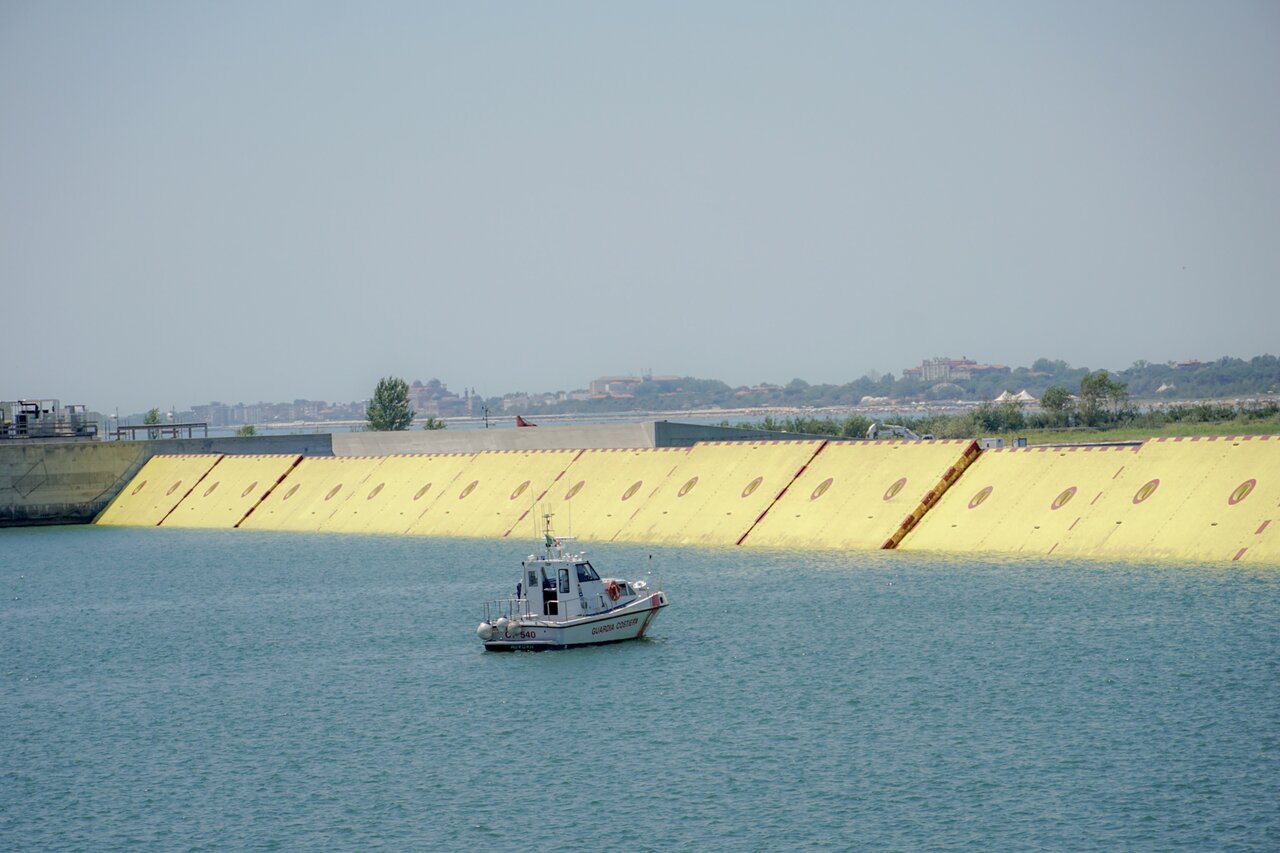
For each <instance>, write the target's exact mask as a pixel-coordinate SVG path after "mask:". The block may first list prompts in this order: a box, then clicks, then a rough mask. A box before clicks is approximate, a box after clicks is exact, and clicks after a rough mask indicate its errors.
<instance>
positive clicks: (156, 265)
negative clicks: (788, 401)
mask: <svg viewBox="0 0 1280 853" xmlns="http://www.w3.org/2000/svg"><path fill="white" fill-rule="evenodd" d="M0 287H2V288H3V291H2V293H3V303H2V304H3V306H4V318H5V322H4V324H3V332H0V335H3V338H4V339H3V349H2V352H3V353H4V356H3V359H4V369H3V371H0V398H2V399H14V398H17V397H36V396H54V397H59V398H61V399H62V400H63V401H64V402H81V403H87V404H88V405H89V406H90V408H100V409H103V410H110V409H111V408H113V407H116V406H118V407H119V408H120V410H121V411H122V412H124V411H135V410H142V409H145V408H148V407H150V406H152V405H157V406H164V407H167V406H168V405H171V404H176V405H178V406H179V407H186V406H189V405H191V404H194V403H202V402H207V401H209V400H213V399H217V400H221V401H223V402H237V401H246V402H255V401H258V400H268V401H272V400H291V399H293V398H295V397H306V398H320V399H325V400H353V399H361V398H364V397H367V396H368V395H369V394H370V393H371V392H372V389H373V386H374V384H375V383H376V381H377V379H378V378H379V377H380V376H384V375H396V376H401V377H404V378H405V379H408V380H410V381H412V380H413V379H415V378H418V379H422V380H424V381H425V380H426V379H428V378H430V377H433V376H435V377H439V378H440V379H441V380H443V381H444V382H446V383H447V384H448V385H449V386H450V387H451V388H453V389H455V390H461V389H462V388H463V387H464V386H465V387H472V386H474V387H475V388H476V389H477V390H478V391H479V392H480V393H482V394H484V395H486V396H488V395H496V394H502V393H506V392H510V391H519V390H530V391H533V390H558V389H563V390H569V389H573V388H580V387H585V385H586V384H587V383H588V382H589V381H590V380H591V379H592V378H593V377H596V376H598V375H602V374H610V373H632V372H636V371H639V370H642V369H645V368H651V369H652V370H653V371H654V372H655V373H657V374H681V375H694V376H700V377H706V378H719V379H723V380H725V381H727V382H729V383H731V384H747V383H756V382H777V383H785V382H787V381H789V380H790V379H792V378H795V377H802V378H804V379H807V380H809V381H810V382H815V383H816V382H846V381H849V380H851V379H854V378H857V377H858V376H861V375H862V374H864V373H866V372H868V371H870V370H879V371H881V372H893V373H894V374H898V373H900V372H901V370H902V368H904V367H906V366H909V365H913V364H917V363H919V361H920V360H921V359H922V358H924V357H927V356H933V355H950V356H953V357H959V356H962V355H966V356H969V357H972V358H975V359H977V360H979V361H992V362H1001V363H1005V364H1010V365H1023V364H1029V363H1030V362H1031V361H1032V360H1034V359H1035V358H1037V357H1039V356H1047V357H1050V358H1063V359H1066V360H1067V361H1069V362H1071V363H1072V364H1075V365H1084V366H1089V367H1093V368H1098V367H1108V368H1113V369H1115V368H1124V367H1127V366H1129V364H1130V363H1131V362H1133V361H1134V360H1135V359H1148V360H1152V361H1163V360H1167V359H1180V358H1202V359H1211V358H1216V357H1219V356H1223V355H1232V356H1241V357H1248V356H1253V355H1257V354H1260V353H1264V352H1270V353H1277V352H1280V335H1278V334H1277V331H1276V330H1277V327H1278V324H1277V320H1278V318H1280V4H1277V3H1275V2H1272V0H1266V2H1257V3H1249V2H1224V3H1207V2H1193V3H1175V2H1163V0H1162V2H1150V3H1147V2H1123V3H1115V2H1063V3H1058V4H1049V3H1036V2H1021V0H1019V2H1008V3H942V2H937V3H898V2H893V3H888V2H876V3H855V2H836V3H821V2H800V3H782V2H777V3H766V4H757V3H748V2H741V0H732V2H723V3H720V2H702V3H698V2H694V3H683V2H682V3H672V4H660V3H636V4H629V5H628V4H621V3H599V2H582V3H553V2H539V3H494V4H486V3H479V2H465V3H457V4H431V3H424V2H408V3H403V4H399V3H376V2H375V3H315V2H306V3H286V2H268V3H261V2H251V3H234V2H218V3H206V2H202V3H195V2H189V3H182V2H168V0H165V2H155V3H137V2H113V3H89V2H76V3H66V2H44V0H41V2H15V1H14V0H3V2H0Z"/></svg>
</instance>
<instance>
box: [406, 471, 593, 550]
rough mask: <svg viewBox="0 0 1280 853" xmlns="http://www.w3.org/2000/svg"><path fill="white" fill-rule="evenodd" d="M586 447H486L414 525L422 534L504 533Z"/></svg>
mask: <svg viewBox="0 0 1280 853" xmlns="http://www.w3.org/2000/svg"><path fill="white" fill-rule="evenodd" d="M581 452H582V451H581V450H486V451H483V452H481V453H477V454H476V455H475V457H474V458H473V459H472V461H471V464H470V465H468V466H467V467H466V468H465V469H464V470H463V471H461V472H459V474H458V477H457V479H456V480H455V481H454V482H453V483H452V484H451V485H450V487H449V490H448V492H447V493H442V494H441V495H440V496H439V497H438V498H437V499H436V500H435V502H434V503H433V504H432V505H431V506H430V507H428V508H427V511H426V512H425V513H424V514H423V515H422V516H421V517H419V518H418V519H417V521H415V522H414V523H413V524H412V525H411V526H410V528H409V533H412V534H416V535H421V536H477V537H481V536H482V537H502V536H504V535H506V534H507V533H508V532H509V531H511V529H512V528H513V527H516V526H518V525H521V524H525V523H527V524H528V525H529V529H530V530H532V529H533V523H532V520H530V519H529V518H528V517H529V515H530V514H531V511H532V510H533V509H534V507H535V506H537V503H538V501H539V500H541V499H542V498H543V497H545V495H546V494H547V490H548V489H549V488H551V486H552V485H553V484H554V483H556V481H557V480H559V479H560V478H561V477H563V476H564V472H565V469H566V468H568V467H569V465H570V464H571V463H572V462H573V460H574V459H576V458H577V456H578V454H580V453H581Z"/></svg>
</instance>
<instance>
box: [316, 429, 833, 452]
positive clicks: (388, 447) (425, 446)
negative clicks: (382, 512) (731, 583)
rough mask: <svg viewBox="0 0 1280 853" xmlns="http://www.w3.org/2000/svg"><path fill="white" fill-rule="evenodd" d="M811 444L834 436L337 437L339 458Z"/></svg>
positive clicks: (525, 433)
mask: <svg viewBox="0 0 1280 853" xmlns="http://www.w3.org/2000/svg"><path fill="white" fill-rule="evenodd" d="M806 438H812V439H829V438H830V436H820V435H802V434H799V433H787V432H770V431H768V430H762V429H741V428H738V427H720V426H706V425H703V424H686V423H679V422H676V421H647V422H645V423H634V424H583V425H573V426H537V427H502V428H498V429H443V430H404V431H401V432H339V433H334V434H333V455H334V456H387V455H390V454H393V453H476V452H479V451H481V450H584V449H598V448H610V449H613V448H630V447H692V446H693V445H694V444H696V443H697V442H699V441H778V440H787V441H796V440H801V439H806Z"/></svg>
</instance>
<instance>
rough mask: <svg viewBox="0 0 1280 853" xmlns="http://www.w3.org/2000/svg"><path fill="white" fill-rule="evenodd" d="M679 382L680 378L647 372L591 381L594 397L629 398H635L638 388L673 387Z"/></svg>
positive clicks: (603, 377)
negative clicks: (649, 384)
mask: <svg viewBox="0 0 1280 853" xmlns="http://www.w3.org/2000/svg"><path fill="white" fill-rule="evenodd" d="M679 381H680V377H679V376H654V375H653V372H652V371H649V370H646V371H644V372H643V373H641V374H640V375H639V376H601V377H600V378H599V379H593V380H591V385H590V391H591V396H593V397H627V396H634V392H635V389H636V388H638V387H639V386H641V385H645V384H647V383H650V382H658V383H661V384H663V385H672V384H674V383H676V382H679Z"/></svg>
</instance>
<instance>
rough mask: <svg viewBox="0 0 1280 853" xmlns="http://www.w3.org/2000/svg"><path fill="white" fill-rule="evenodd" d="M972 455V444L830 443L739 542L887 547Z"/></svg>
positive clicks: (819, 546)
mask: <svg viewBox="0 0 1280 853" xmlns="http://www.w3.org/2000/svg"><path fill="white" fill-rule="evenodd" d="M974 452H975V450H974V444H973V442H971V441H907V442H901V441H849V442H835V441H833V442H830V443H828V444H827V445H826V446H825V447H823V448H822V451H821V452H820V453H818V454H817V456H815V457H814V459H813V461H812V462H810V463H809V465H808V466H807V467H806V468H805V470H804V472H803V473H802V474H801V475H800V476H799V477H797V478H796V481H795V482H794V483H793V484H792V485H791V487H790V488H788V489H787V491H786V493H785V494H783V495H782V497H781V498H779V499H778V501H777V503H775V504H774V506H773V507H772V508H771V509H770V510H769V512H768V513H767V514H766V515H765V517H764V518H763V519H761V520H760V523H759V524H757V525H756V526H755V528H754V529H753V530H752V531H751V533H750V534H749V535H748V536H747V538H746V541H745V543H744V544H746V545H750V546H764V547H776V548H854V549H873V548H883V547H886V546H889V547H892V543H893V541H894V538H895V536H897V535H898V534H899V533H900V531H901V530H902V529H903V528H904V525H905V526H909V525H910V524H911V523H914V521H915V518H917V517H919V515H920V513H921V512H922V505H923V504H925V503H926V502H930V503H931V502H932V501H934V500H935V499H936V496H937V494H938V491H939V489H940V483H942V481H944V480H948V479H954V477H955V475H956V471H957V470H958V469H960V468H961V467H963V465H965V464H967V462H968V459H969V458H971V456H972V455H973V453H974ZM924 517H925V518H926V519H927V518H928V514H926V515H925V516H924ZM910 540H911V536H908V537H907V541H910Z"/></svg>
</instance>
